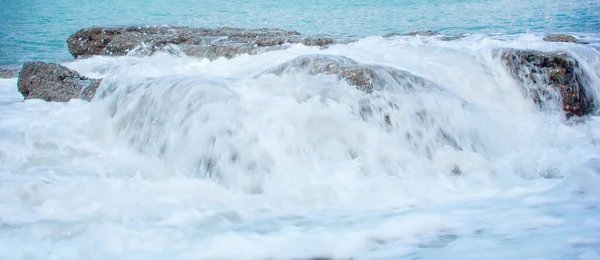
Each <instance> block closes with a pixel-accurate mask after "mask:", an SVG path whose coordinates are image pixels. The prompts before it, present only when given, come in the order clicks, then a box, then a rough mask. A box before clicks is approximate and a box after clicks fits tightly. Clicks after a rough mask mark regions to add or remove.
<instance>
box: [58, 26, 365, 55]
mask: <svg viewBox="0 0 600 260" xmlns="http://www.w3.org/2000/svg"><path fill="white" fill-rule="evenodd" d="M353 40H354V39H348V38H334V37H331V36H327V35H315V36H303V35H300V33H298V32H296V31H285V30H280V29H272V28H263V29H242V28H229V27H222V28H215V29H205V28H189V27H168V26H163V27H156V26H144V27H118V28H87V29H82V30H80V31H78V32H76V33H75V34H73V35H71V36H70V37H69V39H68V40H67V44H68V46H69V51H70V52H71V54H72V55H73V56H74V57H75V58H79V57H86V56H91V55H109V56H123V55H131V54H133V55H151V54H152V53H154V52H155V51H158V50H165V49H167V50H172V49H173V48H174V46H176V47H179V49H180V50H181V52H182V53H183V54H185V55H188V56H195V57H202V58H210V59H215V58H219V57H226V58H232V57H235V56H237V55H239V54H257V53H261V52H264V51H270V50H279V49H285V48H287V47H286V44H294V43H302V44H304V45H307V46H319V47H327V46H329V45H331V44H338V43H348V42H351V41H353Z"/></svg>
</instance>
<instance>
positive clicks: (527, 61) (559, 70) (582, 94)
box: [497, 49, 595, 118]
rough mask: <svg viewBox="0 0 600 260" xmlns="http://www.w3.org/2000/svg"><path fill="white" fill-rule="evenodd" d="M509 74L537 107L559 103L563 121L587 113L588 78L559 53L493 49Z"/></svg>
mask: <svg viewBox="0 0 600 260" xmlns="http://www.w3.org/2000/svg"><path fill="white" fill-rule="evenodd" d="M497 52H498V54H499V56H500V59H501V61H502V63H503V64H504V66H505V67H506V68H507V69H508V71H509V72H510V74H511V75H512V76H513V77H515V79H517V80H518V81H519V82H520V83H521V84H522V86H523V87H524V90H525V91H526V92H527V95H529V96H531V97H532V98H533V100H534V102H535V103H536V104H538V106H540V107H541V108H544V107H547V106H548V105H550V106H551V105H552V104H559V105H560V106H561V107H562V109H563V110H564V111H565V113H566V116H567V118H569V117H572V116H583V115H587V114H590V113H592V112H593V111H594V109H595V104H594V101H593V97H592V96H591V94H590V93H587V91H586V88H585V86H586V85H587V84H588V81H589V80H588V77H587V76H586V74H585V73H584V71H583V70H582V69H581V68H580V67H579V63H578V62H577V60H575V59H574V58H573V57H570V56H568V55H567V54H566V53H563V52H541V51H533V50H517V49H502V50H497Z"/></svg>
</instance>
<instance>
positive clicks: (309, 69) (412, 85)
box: [265, 55, 439, 92]
mask: <svg viewBox="0 0 600 260" xmlns="http://www.w3.org/2000/svg"><path fill="white" fill-rule="evenodd" d="M265 73H272V74H276V75H282V74H297V73H305V74H308V75H317V74H327V75H337V77H338V79H344V80H345V81H346V82H347V83H348V84H350V85H353V86H356V87H357V88H358V89H360V90H363V91H366V92H372V91H373V90H378V89H383V88H400V89H409V90H414V89H439V88H438V86H437V85H436V84H435V83H433V82H431V81H428V80H426V79H424V78H421V77H418V76H415V75H413V74H411V73H409V72H406V71H402V70H399V69H396V68H393V67H388V66H383V65H375V64H360V63H358V62H356V61H354V60H353V59H350V58H348V57H345V56H336V55H303V56H299V57H297V58H295V59H293V60H290V61H288V62H285V63H283V64H281V65H279V66H277V67H275V68H272V69H269V70H267V71H266V72H265Z"/></svg>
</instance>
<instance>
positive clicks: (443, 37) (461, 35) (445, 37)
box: [440, 33, 467, 41]
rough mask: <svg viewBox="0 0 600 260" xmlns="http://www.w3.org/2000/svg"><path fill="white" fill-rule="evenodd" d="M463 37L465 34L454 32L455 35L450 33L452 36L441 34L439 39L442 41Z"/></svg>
mask: <svg viewBox="0 0 600 260" xmlns="http://www.w3.org/2000/svg"><path fill="white" fill-rule="evenodd" d="M465 37H467V34H464V33H461V34H455V35H452V36H442V37H441V38H440V40H442V41H455V40H460V39H462V38H465Z"/></svg>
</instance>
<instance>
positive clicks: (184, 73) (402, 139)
mask: <svg viewBox="0 0 600 260" xmlns="http://www.w3.org/2000/svg"><path fill="white" fill-rule="evenodd" d="M508 47H510V48H523V49H525V48H533V49H537V50H541V51H554V50H564V51H567V52H568V53H569V54H571V55H572V56H574V57H575V59H576V60H577V61H578V62H579V64H580V67H581V68H582V70H583V71H584V72H585V73H586V75H588V78H587V79H586V82H585V84H584V86H585V87H586V90H587V92H588V93H592V95H593V99H594V101H595V103H596V104H598V100H597V97H598V95H597V92H598V86H600V81H599V79H600V74H599V73H600V70H599V68H600V62H599V61H600V53H599V52H598V50H597V49H594V48H590V47H589V46H571V45H565V44H560V43H556V44H554V43H546V42H542V41H541V40H540V39H539V38H536V37H534V36H531V35H524V36H522V37H520V38H510V37H506V38H501V37H484V36H478V35H474V36H471V37H467V38H464V39H461V40H457V41H451V42H445V41H438V40H435V39H434V38H420V37H416V38H415V37H408V38H406V37H394V38H390V39H384V38H382V37H370V38H365V39H362V40H360V41H358V42H355V43H351V44H348V45H335V46H332V47H330V48H328V49H320V48H309V47H305V46H303V45H294V46H292V47H290V48H288V49H286V50H278V51H272V52H266V53H262V54H260V55H241V56H239V57H236V58H233V59H216V60H213V61H209V60H206V59H202V60H199V59H193V58H189V57H177V56H173V55H168V54H161V53H157V54H155V55H153V56H152V57H145V58H140V57H118V58H108V57H95V58H91V59H85V60H77V61H74V62H70V63H66V64H65V65H67V66H68V67H71V68H73V69H76V70H78V71H79V72H81V73H82V74H84V75H86V76H90V77H98V78H103V81H102V85H101V89H100V90H99V92H98V94H97V95H96V98H95V99H94V100H93V101H92V102H90V103H87V102H83V101H72V102H69V103H65V104H60V103H46V102H42V101H37V100H28V101H25V102H22V103H21V102H17V101H20V96H19V95H18V93H16V90H15V89H14V86H15V81H14V80H3V81H2V89H1V90H2V91H3V95H2V100H0V103H1V105H0V109H1V110H2V113H0V120H2V122H4V123H3V124H2V125H1V128H0V144H1V145H0V162H2V164H0V178H1V179H0V187H1V189H0V193H1V194H0V221H1V222H0V223H2V226H0V230H2V232H1V233H0V241H1V243H0V255H2V256H3V257H7V258H26V257H32V258H40V257H41V258H52V259H70V258H79V259H80V258H86V259H105V258H134V259H138V258H144V259H154V258H156V259H163V258H176V259H271V258H272V259H290V258H294V259H295V258H308V257H317V256H324V257H332V258H350V257H352V258H356V259H398V258H402V257H407V258H410V259H432V258H448V259H453V258H461V259H480V258H481V257H483V256H484V255H485V256H489V255H490V254H492V255H494V256H496V257H498V258H500V259H513V258H520V259H532V258H536V257H538V258H543V259H576V258H577V257H579V258H581V259H586V257H587V259H594V258H593V257H597V256H599V254H600V251H598V248H600V241H599V240H598V237H600V222H599V221H598V218H597V216H598V215H599V214H600V212H599V211H598V206H600V205H599V204H598V198H599V197H598V196H599V195H600V193H598V188H597V187H599V186H598V185H599V184H600V175H598V170H599V166H600V165H599V162H600V161H599V159H600V158H599V156H598V154H599V153H598V152H599V149H598V146H597V145H598V141H599V140H600V135H599V134H597V133H596V132H597V131H595V129H597V127H598V126H600V121H598V119H597V118H596V115H595V114H592V115H591V116H586V117H583V118H569V119H566V118H565V117H564V113H563V112H562V110H561V109H560V108H561V106H560V104H559V103H558V101H557V100H556V99H551V100H547V101H542V102H547V104H546V106H542V107H543V108H542V109H540V108H539V107H538V105H536V103H535V102H534V100H533V99H532V98H531V97H530V96H528V93H529V92H528V91H527V87H531V86H522V85H521V84H520V82H519V81H518V80H515V78H514V77H512V76H511V74H510V72H509V71H508V70H507V69H506V67H504V66H503V65H502V62H501V61H500V60H499V59H498V57H497V56H495V55H494V50H496V49H498V48H508ZM315 55H316V56H315ZM298 57H301V58H302V57H317V58H315V59H305V60H301V59H300V60H296V61H299V62H296V63H295V62H293V61H294V59H296V58H298ZM323 57H325V58H323ZM319 59H323V60H325V62H326V63H319V62H320V61H319ZM321 61H322V60H321ZM340 61H341V62H340ZM328 62H329V63H328ZM282 64H283V65H282ZM323 64H325V65H323ZM332 64H333V65H332ZM335 64H338V65H339V64H342V65H340V67H336V68H332V67H330V66H336V65H335ZM282 66H283V67H282ZM344 66H346V67H344ZM348 66H349V67H348ZM372 71H374V73H375V74H376V75H372V74H369V73H371V72H372ZM344 73H346V74H344ZM351 73H359V74H351ZM360 73H363V74H360ZM340 75H343V76H344V77H350V78H351V77H354V78H352V80H349V81H346V80H344V79H343V78H340ZM356 75H359V76H360V77H356ZM371 76H372V77H373V79H375V80H373V81H369V82H371V83H373V84H374V85H373V86H372V87H370V89H372V91H365V89H363V88H362V87H361V86H358V85H360V84H358V83H357V82H362V81H361V80H363V79H364V77H371ZM361 77H363V78H361ZM535 87H539V86H537V85H536V86H535ZM552 102H554V103H552ZM9 194H18V195H17V196H14V195H12V196H9ZM75 194H76V195H75ZM549 244H552V246H549ZM475 248H476V249H475Z"/></svg>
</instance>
